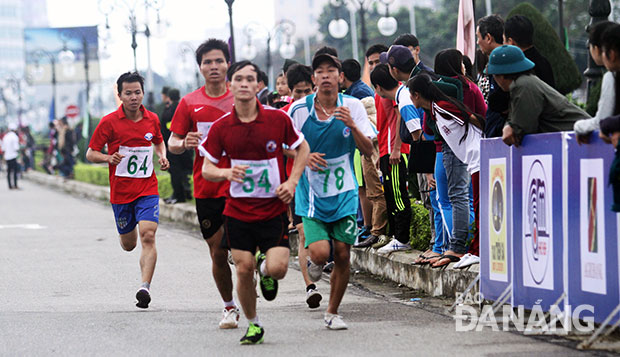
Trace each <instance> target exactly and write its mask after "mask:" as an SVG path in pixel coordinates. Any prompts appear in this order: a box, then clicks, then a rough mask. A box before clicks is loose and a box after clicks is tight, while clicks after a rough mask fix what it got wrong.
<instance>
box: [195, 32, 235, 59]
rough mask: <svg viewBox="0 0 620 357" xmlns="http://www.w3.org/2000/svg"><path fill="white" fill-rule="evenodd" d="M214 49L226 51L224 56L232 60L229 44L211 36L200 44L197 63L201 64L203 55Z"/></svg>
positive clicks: (197, 50)
mask: <svg viewBox="0 0 620 357" xmlns="http://www.w3.org/2000/svg"><path fill="white" fill-rule="evenodd" d="M213 50H220V51H222V53H224V58H226V62H230V53H229V52H228V44H227V43H226V42H224V41H222V40H218V39H217V38H210V39H208V40H206V41H205V42H203V43H202V44H200V46H198V48H197V49H196V63H198V65H199V66H200V63H201V62H202V56H203V55H204V54H205V53H208V52H209V51H213Z"/></svg>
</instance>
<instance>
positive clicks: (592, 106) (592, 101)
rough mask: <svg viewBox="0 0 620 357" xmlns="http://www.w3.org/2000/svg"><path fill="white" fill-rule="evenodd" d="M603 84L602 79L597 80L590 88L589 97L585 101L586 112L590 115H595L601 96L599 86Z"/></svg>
mask: <svg viewBox="0 0 620 357" xmlns="http://www.w3.org/2000/svg"><path fill="white" fill-rule="evenodd" d="M602 85H603V81H602V80H598V81H597V82H596V83H595V84H594V86H592V90H591V91H590V97H588V102H587V103H586V108H585V110H586V112H588V114H590V115H591V116H595V115H596V111H597V110H598V100H599V98H600V97H601V87H602Z"/></svg>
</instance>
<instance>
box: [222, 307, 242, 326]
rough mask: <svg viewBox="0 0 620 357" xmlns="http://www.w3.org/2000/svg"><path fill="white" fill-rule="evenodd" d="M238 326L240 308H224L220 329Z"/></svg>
mask: <svg viewBox="0 0 620 357" xmlns="http://www.w3.org/2000/svg"><path fill="white" fill-rule="evenodd" d="M238 324H239V308H238V307H230V308H224V312H223V313H222V321H220V328H222V329H229V328H237V326H238Z"/></svg>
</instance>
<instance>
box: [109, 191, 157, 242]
mask: <svg viewBox="0 0 620 357" xmlns="http://www.w3.org/2000/svg"><path fill="white" fill-rule="evenodd" d="M112 209H113V210H114V219H115V220H116V229H117V230H118V233H119V234H126V233H129V232H131V231H133V230H134V228H136V225H137V224H138V222H140V221H151V222H155V223H159V195H151V196H142V197H138V198H137V199H135V200H134V201H132V202H129V203H123V204H114V203H113V204H112Z"/></svg>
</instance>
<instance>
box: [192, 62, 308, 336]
mask: <svg viewBox="0 0 620 357" xmlns="http://www.w3.org/2000/svg"><path fill="white" fill-rule="evenodd" d="M258 73H259V69H258V67H257V66H256V65H255V64H253V63H251V62H249V61H242V62H238V63H235V64H234V65H233V66H232V67H231V69H230V70H229V72H228V74H229V75H228V77H229V78H230V79H231V83H230V89H231V91H232V92H233V95H234V97H235V106H234V108H233V110H232V112H230V113H229V114H227V115H225V116H223V117H222V118H220V119H219V120H218V121H217V122H215V123H214V124H213V126H212V127H211V131H210V132H209V136H208V137H207V138H206V139H205V140H204V141H203V142H202V144H201V146H200V151H201V152H202V153H203V154H204V155H205V156H206V158H207V160H204V164H203V168H202V175H203V177H204V178H205V179H207V180H210V181H215V182H222V181H229V182H230V191H229V192H230V198H229V199H228V200H227V202H226V208H225V209H224V217H225V219H224V227H225V237H224V242H223V245H225V246H226V247H228V248H230V249H231V251H232V256H233V259H234V261H235V267H236V270H237V296H238V297H239V300H240V302H241V306H242V307H243V312H244V314H245V316H246V318H247V319H248V320H249V326H248V330H247V332H246V334H245V336H243V337H242V338H241V341H240V342H241V344H258V343H262V342H263V334H264V329H263V327H262V325H261V323H260V321H259V319H258V315H257V314H256V292H255V290H254V282H253V274H254V269H258V271H259V275H260V287H261V291H262V294H263V297H264V298H265V300H273V299H275V297H276V294H277V291H278V280H279V279H282V278H284V276H285V275H286V271H287V268H288V260H289V245H288V231H287V226H288V218H287V216H286V208H287V205H288V203H290V202H291V200H292V199H293V196H294V194H295V187H296V186H297V182H298V181H299V178H300V177H301V174H302V172H303V169H304V166H305V163H306V160H307V158H308V153H309V147H308V144H307V143H306V141H305V140H304V136H303V134H302V133H301V132H299V131H297V130H296V129H295V128H294V126H293V122H292V120H291V118H290V117H289V116H288V115H287V114H286V113H284V112H282V111H280V110H277V109H271V108H266V107H263V106H262V105H261V104H260V103H259V102H258V100H257V99H256V93H257V91H258V82H257V77H258ZM283 145H287V146H288V147H289V148H290V149H291V150H295V151H296V159H295V165H294V166H293V170H292V172H291V175H290V176H289V178H288V179H286V176H285V170H284V155H283ZM224 153H226V155H227V156H228V157H229V158H230V162H231V168H222V167H219V164H220V162H221V160H222V159H223V157H224V156H223V155H224ZM216 165H218V166H216ZM257 248H258V249H260V252H259V253H257V254H256V258H255V253H256V251H257Z"/></svg>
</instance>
